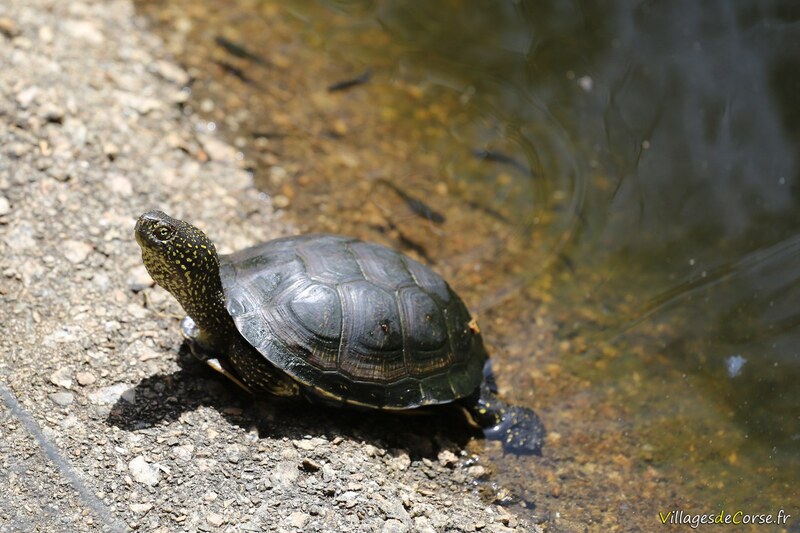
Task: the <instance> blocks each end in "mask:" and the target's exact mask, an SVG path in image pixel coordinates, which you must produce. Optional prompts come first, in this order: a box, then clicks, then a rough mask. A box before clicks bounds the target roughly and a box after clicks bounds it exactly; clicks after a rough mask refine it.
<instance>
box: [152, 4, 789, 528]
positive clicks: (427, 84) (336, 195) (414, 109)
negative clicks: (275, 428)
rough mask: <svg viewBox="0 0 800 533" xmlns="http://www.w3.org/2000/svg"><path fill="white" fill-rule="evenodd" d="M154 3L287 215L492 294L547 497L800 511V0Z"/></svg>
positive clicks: (580, 511)
mask: <svg viewBox="0 0 800 533" xmlns="http://www.w3.org/2000/svg"><path fill="white" fill-rule="evenodd" d="M143 9H144V10H145V12H146V13H148V14H149V15H150V16H152V17H153V18H155V19H156V20H159V21H161V23H162V24H163V26H162V27H163V28H165V31H164V36H165V39H166V40H167V42H168V44H169V46H171V47H172V49H173V50H174V51H175V53H176V55H177V56H178V58H179V60H181V61H182V62H184V63H185V64H187V65H189V66H190V70H191V71H192V72H193V74H195V76H196V77H197V81H196V82H195V84H194V85H193V91H194V96H193V99H192V100H191V101H190V102H189V104H188V105H189V106H190V107H193V108H200V109H202V110H203V112H204V114H205V116H206V117H208V120H209V121H213V122H214V123H215V126H216V127H218V128H219V130H220V132H221V133H222V134H224V135H227V136H228V137H229V138H230V139H232V140H233V141H234V142H235V143H236V144H237V145H238V146H240V147H241V148H242V150H243V152H244V153H245V156H246V157H247V158H248V161H250V162H251V164H252V165H253V169H254V173H255V175H256V177H257V179H258V180H259V183H260V184H261V186H262V187H263V188H264V190H266V191H267V192H269V193H270V194H271V195H273V197H274V198H275V199H276V204H277V205H279V206H281V207H283V208H285V210H286V212H287V215H288V216H289V217H291V218H292V219H293V220H295V221H296V222H297V223H298V225H299V226H301V227H302V228H303V229H305V230H311V231H335V232H343V233H349V234H355V235H358V236H361V237H364V238H369V239H372V240H378V241H381V242H385V243H388V244H390V245H393V246H395V247H398V248H400V249H403V250H404V251H406V252H408V253H410V254H412V255H415V256H417V257H419V258H420V259H422V260H424V261H427V262H429V263H431V264H433V265H434V266H435V268H437V270H439V271H440V272H442V273H443V274H445V275H446V277H447V278H448V279H450V280H451V281H452V284H453V285H454V286H455V287H456V288H457V289H458V291H459V292H460V293H462V294H463V295H464V297H465V299H466V300H467V302H468V303H469V304H470V306H471V308H472V309H474V310H476V311H477V312H478V314H479V317H480V319H481V323H482V328H483V331H484V333H485V335H486V338H487V340H488V341H489V343H490V347H491V348H492V351H493V353H494V354H495V359H496V361H497V363H496V366H497V367H498V368H497V373H498V379H499V381H500V384H501V387H503V388H504V390H506V391H507V396H509V397H510V398H513V399H514V400H515V401H517V402H520V403H527V404H528V405H531V406H532V407H535V408H536V409H537V410H538V411H539V413H540V414H541V415H542V417H543V418H544V419H545V421H546V422H547V425H548V428H549V429H550V431H551V434H552V435H551V437H552V438H551V441H550V443H549V447H548V451H547V452H546V453H545V458H544V459H541V460H530V461H529V460H521V461H514V460H512V459H510V458H507V457H503V456H502V455H500V454H499V453H498V452H497V450H496V449H495V448H492V447H491V446H488V447H487V449H485V450H482V456H485V457H489V458H490V460H491V461H492V462H493V464H494V465H495V466H496V468H497V471H498V473H497V479H498V483H499V484H500V485H502V486H503V487H507V488H509V490H510V491H511V493H512V497H510V498H509V500H510V501H512V502H518V501H522V504H527V508H525V509H522V511H521V512H523V513H527V515H528V516H530V517H531V518H532V519H534V520H546V521H549V522H550V523H551V524H552V525H554V526H555V527H556V528H561V529H581V528H582V527H583V526H586V525H588V526H592V525H593V526H594V527H600V526H603V527H612V526H615V525H616V526H617V527H620V524H624V525H623V526H622V527H623V529H631V528H641V529H643V530H648V529H652V528H653V524H656V523H658V512H667V511H669V510H673V509H683V510H685V511H687V512H718V511H719V510H721V509H725V510H731V509H734V510H738V509H741V510H743V511H744V512H746V513H756V512H764V513H776V512H777V511H778V509H781V508H784V509H785V510H786V511H787V512H789V513H790V514H800V510H798V509H792V508H791V506H792V505H795V503H794V502H796V501H797V496H798V495H800V494H798V490H797V489H796V487H797V484H798V477H799V476H798V473H800V469H799V468H798V466H800V465H798V459H800V395H798V394H797V393H796V391H795V389H796V387H795V384H796V383H797V381H798V377H800V357H799V356H798V346H800V342H799V341H800V328H798V324H800V318H799V317H800V314H799V313H800V311H798V305H797V302H798V301H800V298H798V296H800V294H799V293H800V277H798V273H800V268H799V267H800V236H799V234H798V228H799V227H800V219H799V217H798V215H797V213H798V202H800V193H799V191H800V187H798V185H800V183H799V182H798V180H800V174H799V173H798V170H799V169H800V167H799V166H798V157H797V154H800V151H799V150H798V142H799V141H800V128H799V127H798V124H800V121H798V118H800V100H798V98H797V97H796V95H797V94H798V90H799V89H800V74H798V73H799V72H800V64H798V63H799V61H798V59H797V58H799V57H800V8H798V7H796V6H795V4H794V3H792V2H788V1H787V2H778V1H774V2H757V1H755V0H753V1H749V2H748V1H742V2H721V1H719V2H704V3H702V4H698V3H694V2H638V3H637V2H624V1H616V2H549V3H547V2H527V1H523V0H520V1H517V2H492V3H488V2H487V3H482V2H469V1H466V0H447V1H444V0H442V1H436V2H426V3H420V2H407V1H406V2H403V1H399V0H396V1H391V0H374V1H366V0H365V1H352V2H349V1H333V0H330V1H328V2H320V3H317V2H310V1H301V0H294V1H291V2H287V3H282V4H271V3H266V2H262V1H255V0H240V1H237V2H235V3H231V2H223V1H222V0H205V1H204V2H201V3H197V2H195V3H189V2H185V3H184V2H170V5H169V6H160V5H158V4H152V3H144V4H143ZM220 37H222V40H221V39H220ZM242 49H244V50H246V51H247V54H243V53H241V51H242ZM337 84H338V86H339V87H343V86H347V88H345V89H343V90H335V91H333V92H330V91H329V90H328V88H329V87H335V86H337ZM487 492H490V493H492V494H490V495H489V496H488V497H489V498H490V499H491V498H494V497H497V493H498V491H496V490H495V491H494V492H493V491H492V490H488V491H487ZM500 492H502V491H500ZM526 502H527V503H526ZM518 505H519V504H518ZM518 509H519V508H518ZM793 511H794V512H793ZM557 514H558V515H560V516H558V515H557ZM795 518H797V517H795Z"/></svg>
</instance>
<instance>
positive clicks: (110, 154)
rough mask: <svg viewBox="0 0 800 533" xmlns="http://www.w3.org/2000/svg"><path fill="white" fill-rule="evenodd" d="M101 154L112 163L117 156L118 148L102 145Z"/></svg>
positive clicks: (107, 144) (106, 144)
mask: <svg viewBox="0 0 800 533" xmlns="http://www.w3.org/2000/svg"><path fill="white" fill-rule="evenodd" d="M103 154H105V156H106V157H107V158H109V159H111V160H112V161H113V160H114V159H116V157H117V156H118V155H119V147H118V146H117V145H116V144H114V143H104V144H103Z"/></svg>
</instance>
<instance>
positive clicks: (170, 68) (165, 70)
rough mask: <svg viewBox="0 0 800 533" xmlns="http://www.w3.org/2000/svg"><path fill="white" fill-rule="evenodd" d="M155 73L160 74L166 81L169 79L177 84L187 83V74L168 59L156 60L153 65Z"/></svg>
mask: <svg viewBox="0 0 800 533" xmlns="http://www.w3.org/2000/svg"><path fill="white" fill-rule="evenodd" d="M152 68H153V70H154V71H155V73H156V74H158V75H159V76H161V77H162V78H164V79H165V80H167V81H171V82H173V83H176V84H178V85H186V84H187V83H189V74H188V73H187V72H186V71H185V70H183V69H182V68H180V67H179V66H178V65H175V64H174V63H170V62H169V61H163V60H162V61H156V62H155V63H154V64H153V66H152Z"/></svg>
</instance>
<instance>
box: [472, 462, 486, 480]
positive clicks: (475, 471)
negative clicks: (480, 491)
mask: <svg viewBox="0 0 800 533" xmlns="http://www.w3.org/2000/svg"><path fill="white" fill-rule="evenodd" d="M467 473H468V474H469V475H470V476H472V477H474V478H475V479H484V478H487V477H489V471H488V470H486V468H484V467H482V466H481V465H474V466H471V467H469V468H467Z"/></svg>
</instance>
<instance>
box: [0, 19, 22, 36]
mask: <svg viewBox="0 0 800 533" xmlns="http://www.w3.org/2000/svg"><path fill="white" fill-rule="evenodd" d="M0 33H2V34H3V35H5V36H6V37H8V38H9V39H13V38H14V37H16V36H17V35H19V34H20V31H19V28H17V23H16V22H14V21H13V20H11V19H10V18H8V17H0Z"/></svg>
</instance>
